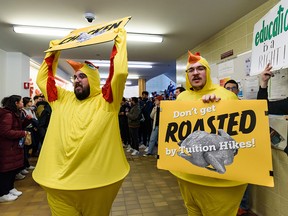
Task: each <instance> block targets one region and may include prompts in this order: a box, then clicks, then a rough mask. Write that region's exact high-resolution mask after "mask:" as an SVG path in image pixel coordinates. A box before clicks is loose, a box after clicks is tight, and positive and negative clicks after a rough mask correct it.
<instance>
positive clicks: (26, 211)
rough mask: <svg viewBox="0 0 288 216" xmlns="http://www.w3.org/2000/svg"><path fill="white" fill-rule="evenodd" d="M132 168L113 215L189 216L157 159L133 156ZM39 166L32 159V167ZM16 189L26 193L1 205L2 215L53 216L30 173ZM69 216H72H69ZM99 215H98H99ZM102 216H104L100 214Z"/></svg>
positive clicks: (174, 183)
mask: <svg viewBox="0 0 288 216" xmlns="http://www.w3.org/2000/svg"><path fill="white" fill-rule="evenodd" d="M127 159H128V161H129V164H130V166H131V170H130V173H129V175H128V176H127V177H126V179H125V181H124V183H123V185H122V188H121V189H120V191H119V193H118V196H117V197H116V199H115V201H114V204H113V207H112V210H111V213H110V216H125V215H127V216H164V215H165V216H186V215H187V212H186V209H185V207H184V203H183V200H182V197H181V194H180V191H179V188H178V184H177V181H176V178H175V177H174V176H173V175H172V174H170V173H169V172H168V171H165V170H159V169H157V167H156V162H157V160H156V159H155V157H148V158H146V157H143V156H142V154H141V155H140V156H130V154H128V153H127ZM35 163H36V159H35V158H31V165H33V164H35ZM15 187H16V188H17V189H18V190H20V191H22V192H23V195H22V196H20V197H19V198H18V199H17V200H16V201H13V202H9V203H1V204H0V216H50V215H51V214H50V210H49V207H48V204H47V200H46V195H45V193H44V191H43V190H42V188H41V187H39V185H37V184H36V183H35V182H34V181H33V179H32V178H31V173H29V174H28V175H27V176H26V178H25V179H23V180H18V181H16V183H15ZM67 216H69V215H67ZM97 216H98V215H97ZM100 216H101V215H100Z"/></svg>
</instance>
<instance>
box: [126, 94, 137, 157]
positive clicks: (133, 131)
mask: <svg viewBox="0 0 288 216" xmlns="http://www.w3.org/2000/svg"><path fill="white" fill-rule="evenodd" d="M131 99H132V100H131V109H130V110H129V111H126V116H127V118H128V127H129V134H130V138H131V148H128V149H127V152H130V151H132V153H131V155H133V156H135V155H139V140H138V135H139V128H140V118H139V116H141V110H140V107H139V104H138V98H137V97H132V98H131Z"/></svg>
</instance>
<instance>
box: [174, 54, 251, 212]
mask: <svg viewBox="0 0 288 216" xmlns="http://www.w3.org/2000/svg"><path fill="white" fill-rule="evenodd" d="M196 62H198V63H201V64H202V65H203V66H205V67H206V84H205V86H204V87H203V88H202V89H200V90H194V89H193V87H192V86H191V84H190V81H189V77H188V73H186V91H184V92H181V94H179V95H178V97H177V101H184V100H186V101H187V100H190V101H195V100H201V99H202V96H203V95H208V94H209V95H211V94H215V95H216V96H217V97H220V98H221V100H238V98H237V96H236V95H235V94H234V93H233V92H230V91H228V90H226V89H225V88H223V87H221V86H219V85H216V84H213V83H212V79H211V75H210V66H209V63H208V62H207V61H206V59H205V58H203V57H201V56H200V55H199V54H196V55H193V54H192V53H190V52H189V51H188V63H187V68H186V69H188V68H189V66H190V65H191V64H195V63H196ZM218 103H221V101H220V102H218ZM171 173H172V174H173V175H175V176H176V177H177V179H178V182H179V186H180V190H181V193H182V196H183V199H184V201H185V205H186V207H187V210H188V214H189V215H193V216H198V215H199V216H200V215H205V216H215V215H217V216H227V215H236V214H237V210H238V207H239V205H240V201H241V198H242V196H243V193H244V191H245V188H246V186H247V184H245V183H243V182H237V181H230V180H225V179H217V178H210V177H205V176H199V175H193V174H188V173H182V172H177V171H171Z"/></svg>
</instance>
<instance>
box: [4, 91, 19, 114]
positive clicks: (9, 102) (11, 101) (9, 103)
mask: <svg viewBox="0 0 288 216" xmlns="http://www.w3.org/2000/svg"><path fill="white" fill-rule="evenodd" d="M21 98H22V97H21V96H20V95H11V96H9V97H4V98H3V99H2V101H1V104H2V106H3V107H4V108H6V109H8V110H10V111H12V112H14V113H18V112H19V110H18V108H17V106H16V102H20V101H21Z"/></svg>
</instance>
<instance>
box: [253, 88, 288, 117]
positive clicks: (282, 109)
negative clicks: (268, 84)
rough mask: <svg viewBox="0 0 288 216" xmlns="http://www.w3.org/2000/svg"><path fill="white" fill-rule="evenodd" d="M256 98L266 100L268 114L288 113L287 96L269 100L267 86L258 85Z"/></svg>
mask: <svg viewBox="0 0 288 216" xmlns="http://www.w3.org/2000/svg"><path fill="white" fill-rule="evenodd" d="M257 99H265V100H267V102H268V113H269V114H276V115H288V98H285V99H282V100H277V101H269V100H268V91H267V88H261V87H259V91H258V93H257Z"/></svg>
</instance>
